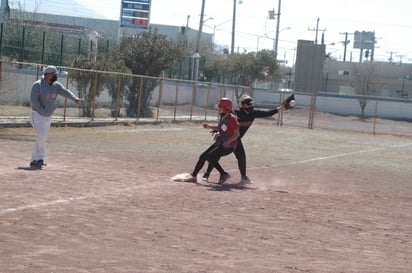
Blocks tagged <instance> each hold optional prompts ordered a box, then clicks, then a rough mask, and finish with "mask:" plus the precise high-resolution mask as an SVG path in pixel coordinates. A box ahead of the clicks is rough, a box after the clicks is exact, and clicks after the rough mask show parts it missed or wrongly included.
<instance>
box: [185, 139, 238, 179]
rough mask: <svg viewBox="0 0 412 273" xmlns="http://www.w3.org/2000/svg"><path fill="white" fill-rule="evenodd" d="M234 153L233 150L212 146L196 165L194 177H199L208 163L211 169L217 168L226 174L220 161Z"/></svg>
mask: <svg viewBox="0 0 412 273" xmlns="http://www.w3.org/2000/svg"><path fill="white" fill-rule="evenodd" d="M232 152H233V149H224V148H223V147H217V146H215V145H214V144H213V145H211V146H210V147H209V148H208V149H207V150H206V151H204V152H203V153H202V154H201V155H200V157H199V160H198V161H197V163H196V166H195V169H194V170H193V172H192V176H197V174H198V173H199V171H200V170H201V169H202V167H203V165H204V164H205V162H206V161H208V162H209V166H208V168H209V167H211V168H212V169H213V168H216V170H218V171H219V173H220V174H221V175H222V174H224V173H225V171H224V170H223V168H222V166H221V165H220V164H219V160H220V158H221V157H222V156H225V155H228V154H230V153H232Z"/></svg>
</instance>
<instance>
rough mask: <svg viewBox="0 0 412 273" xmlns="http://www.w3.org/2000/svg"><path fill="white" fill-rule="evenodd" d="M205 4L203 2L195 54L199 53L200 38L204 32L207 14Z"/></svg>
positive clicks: (203, 1)
mask: <svg viewBox="0 0 412 273" xmlns="http://www.w3.org/2000/svg"><path fill="white" fill-rule="evenodd" d="M205 2H206V0H202V10H201V12H200V22H199V32H198V33H197V40H196V50H195V51H196V52H195V53H199V48H200V36H201V35H202V31H203V16H204V14H205Z"/></svg>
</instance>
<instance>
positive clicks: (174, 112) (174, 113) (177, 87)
mask: <svg viewBox="0 0 412 273" xmlns="http://www.w3.org/2000/svg"><path fill="white" fill-rule="evenodd" d="M178 94H179V81H176V93H175V107H174V110H173V120H176V111H177V98H178Z"/></svg>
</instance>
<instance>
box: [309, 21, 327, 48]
mask: <svg viewBox="0 0 412 273" xmlns="http://www.w3.org/2000/svg"><path fill="white" fill-rule="evenodd" d="M319 20H320V18H318V20H316V28H308V30H309V31H316V36H315V45H317V44H318V32H319V31H323V32H325V31H326V28H325V29H319Z"/></svg>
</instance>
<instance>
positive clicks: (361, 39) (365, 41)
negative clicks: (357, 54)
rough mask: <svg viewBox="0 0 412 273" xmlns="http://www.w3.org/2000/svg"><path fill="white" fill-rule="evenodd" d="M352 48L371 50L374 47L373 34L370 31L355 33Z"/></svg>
mask: <svg viewBox="0 0 412 273" xmlns="http://www.w3.org/2000/svg"><path fill="white" fill-rule="evenodd" d="M354 38H355V41H354V42H353V48H359V49H373V48H374V47H375V33H374V32H372V31H362V32H361V31H355V37H354Z"/></svg>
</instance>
